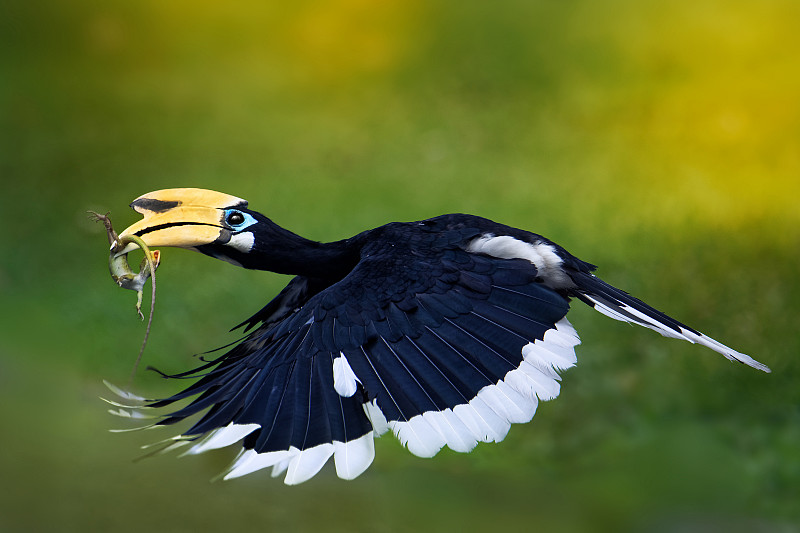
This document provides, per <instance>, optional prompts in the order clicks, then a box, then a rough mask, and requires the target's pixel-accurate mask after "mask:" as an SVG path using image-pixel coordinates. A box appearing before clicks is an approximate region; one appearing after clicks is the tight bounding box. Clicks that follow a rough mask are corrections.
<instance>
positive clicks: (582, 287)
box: [570, 272, 770, 372]
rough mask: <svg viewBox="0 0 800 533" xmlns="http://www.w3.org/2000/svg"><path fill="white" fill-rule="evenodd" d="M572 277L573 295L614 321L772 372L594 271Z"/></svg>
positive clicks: (571, 292)
mask: <svg viewBox="0 0 800 533" xmlns="http://www.w3.org/2000/svg"><path fill="white" fill-rule="evenodd" d="M570 277H571V278H572V280H573V281H574V282H575V284H576V287H575V288H574V289H571V290H570V295H571V296H574V297H576V298H578V299H580V300H581V301H583V302H585V303H586V304H588V305H590V306H592V307H594V308H595V309H596V310H598V311H600V312H601V313H603V314H604V315H606V316H609V317H611V318H613V319H614V320H620V321H622V322H631V323H633V324H639V325H640V326H644V327H646V328H650V329H652V330H655V331H657V332H659V333H660V334H661V335H663V336H665V337H673V338H676V339H683V340H686V341H689V342H691V343H697V344H702V345H703V346H707V347H708V348H711V349H712V350H714V351H715V352H718V353H721V354H722V355H724V356H725V357H727V358H728V359H730V360H731V361H739V362H740V363H744V364H746V365H748V366H751V367H753V368H757V369H759V370H762V371H764V372H770V369H769V367H767V366H766V365H764V364H762V363H759V362H758V361H756V360H755V359H753V358H752V357H750V356H749V355H745V354H743V353H740V352H737V351H736V350H734V349H732V348H729V347H727V346H725V345H724V344H722V343H721V342H718V341H716V340H714V339H712V338H711V337H709V336H707V335H703V334H702V333H700V332H699V331H696V330H694V329H692V328H690V327H689V326H687V325H685V324H682V323H680V322H678V321H677V320H675V319H674V318H672V317H670V316H668V315H665V314H664V313H662V312H661V311H659V310H658V309H654V308H652V307H650V306H649V305H647V304H646V303H644V302H643V301H641V300H639V299H638V298H635V297H633V296H631V295H630V294H628V293H627V292H625V291H622V290H620V289H617V288H616V287H613V286H611V285H609V284H608V283H606V282H605V281H603V280H602V279H600V278H598V277H597V276H595V275H594V274H591V273H589V272H571V273H570Z"/></svg>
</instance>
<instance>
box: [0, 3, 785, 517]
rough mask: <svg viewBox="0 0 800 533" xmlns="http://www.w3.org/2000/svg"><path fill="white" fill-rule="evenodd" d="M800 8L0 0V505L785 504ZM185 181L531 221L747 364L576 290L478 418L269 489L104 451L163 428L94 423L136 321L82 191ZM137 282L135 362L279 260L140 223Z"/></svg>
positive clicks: (257, 203) (710, 511) (339, 228)
mask: <svg viewBox="0 0 800 533" xmlns="http://www.w3.org/2000/svg"><path fill="white" fill-rule="evenodd" d="M798 27H800V3H798V2H797V1H796V0H765V1H762V2H748V1H741V0H725V1H723V0H691V1H689V0H678V1H674V2H669V3H667V2H653V1H641V0H637V1H634V0H611V1H606V2H591V1H588V0H572V1H564V2H552V1H539V0H531V1H509V2H497V3H488V2H478V1H466V2H463V1H462V2H456V1H447V0H435V1H421V0H382V1H379V2H378V1H369V0H334V1H330V2H311V1H300V2H292V3H288V2H285V3H284V2H274V1H267V2H265V1H255V0H243V1H241V2H232V3H224V2H211V1H208V0H194V1H191V2H190V1H187V0H176V1H156V0H143V1H137V2H124V1H114V0H102V1H99V0H72V1H70V2H66V1H62V2H53V1H43V2H30V1H23V0H7V1H6V2H3V5H2V7H0V68H2V71H0V103H1V104H2V105H0V113H2V115H0V120H1V121H2V122H1V123H0V124H2V128H0V138H2V144H1V145H0V150H1V152H0V175H2V179H3V181H2V183H3V194H2V195H0V214H2V220H3V227H4V230H3V231H2V232H1V233H0V239H1V240H0V243H2V247H0V294H2V302H3V306H2V321H0V328H1V329H2V332H1V334H0V422H1V423H2V431H1V432H0V435H2V453H0V489H2V494H1V495H0V530H2V531H88V530H99V531H111V530H113V531H117V532H126V531H204V530H208V531H214V530H259V531H301V532H302V531H348V532H351V531H365V532H367V531H369V532H393V531H409V530H419V531H426V530H428V531H445V530H460V531H486V530H491V531H519V530H522V529H523V528H525V529H528V530H532V531H535V530H547V531H555V532H570V531H657V532H658V531H662V532H671V531H798V528H800V503H799V502H800V390H799V389H800V387H799V386H798V384H800V381H799V379H800V367H799V366H798V351H800V334H799V333H798V329H800V322H798V316H800V313H799V311H800V303H798V302H800V281H798V259H800V230H798V222H800V200H798V194H800V97H799V96H798V95H800V32H798ZM186 186H190V187H206V188H213V189H218V190H222V191H225V192H228V193H231V194H234V195H237V196H241V197H244V198H246V199H248V200H249V201H250V203H251V206H252V207H253V208H255V209H257V210H260V211H262V212H264V213H266V214H268V215H269V216H270V217H271V218H273V219H274V220H275V221H277V222H278V223H280V224H282V225H284V226H286V227H288V228H291V229H292V230H294V231H296V232H298V233H300V234H302V235H304V236H307V237H310V238H314V239H318V240H334V239H339V238H344V237H347V236H350V235H353V234H355V233H357V232H359V231H361V230H363V229H366V228H369V227H374V226H377V225H380V224H383V223H385V222H388V221H392V220H414V219H420V218H426V217H430V216H434V215H438V214H441V213H445V212H458V211H461V212H470V213H475V214H480V215H483V216H487V217H490V218H493V219H495V220H497V221H500V222H504V223H507V224H511V225H514V226H518V227H522V228H526V229H530V230H532V231H536V232H539V233H542V234H544V235H546V236H548V237H550V238H552V239H554V240H555V241H557V242H559V243H560V244H562V245H564V246H566V247H567V248H568V249H569V250H571V251H572V252H573V253H575V254H576V255H578V256H579V257H581V258H583V259H585V260H588V261H591V262H594V263H596V264H599V265H601V269H600V271H599V272H600V275H601V276H603V277H604V278H605V279H606V280H607V281H609V282H611V283H614V284H616V285H618V286H620V287H622V288H625V289H626V290H628V291H630V292H632V293H634V294H636V295H638V296H640V297H642V298H643V299H645V300H647V301H649V302H650V303H652V304H654V305H656V306H658V307H660V308H662V309H663V310H665V311H667V312H669V313H671V314H673V315H675V316H676V317H678V318H679V319H682V320H684V321H686V322H688V323H689V324H690V325H693V326H695V327H697V328H699V329H701V330H702V331H705V332H706V333H708V334H710V335H712V336H714V337H717V338H719V339H720V340H722V341H724V342H725V343H727V344H730V345H731V346H733V347H736V348H738V349H739V350H741V351H744V352H746V353H749V354H751V355H753V356H755V357H756V358H757V359H759V360H761V361H763V362H764V363H766V364H768V365H769V366H770V367H771V368H772V369H773V374H771V375H766V374H762V373H760V372H757V371H755V370H752V369H750V368H746V367H744V366H741V365H734V364H731V363H729V362H727V361H726V360H724V359H723V358H722V357H721V356H719V355H716V354H714V353H713V352H711V351H709V350H705V349H702V348H699V347H694V346H691V345H689V344H687V343H680V342H677V341H672V340H666V339H662V338H660V337H658V336H657V335H655V334H654V333H652V332H650V331H647V330H644V329H642V328H633V327H628V326H626V325H624V324H621V323H618V322H614V321H611V320H609V319H607V318H605V317H603V316H601V315H599V314H597V313H595V312H594V311H592V310H590V309H588V308H585V307H584V306H582V304H580V303H576V308H575V310H574V311H573V312H572V314H571V315H570V316H571V319H572V322H573V323H574V324H575V325H576V327H577V329H578V331H579V332H580V333H581V337H582V339H583V342H584V344H583V346H581V347H579V351H578V357H579V365H578V366H577V367H576V368H575V369H572V370H570V371H569V372H568V373H567V374H566V375H565V381H564V386H563V388H562V395H561V397H560V398H559V399H558V400H557V401H554V402H551V403H546V404H542V405H541V406H540V409H539V412H538V413H537V415H536V417H535V419H534V420H533V422H532V423H530V424H527V425H522V426H515V427H514V428H512V431H511V432H510V434H509V436H508V437H507V438H506V440H505V442H503V443H502V444H501V445H480V446H479V447H478V448H477V449H476V450H475V451H474V452H473V453H471V454H470V455H468V456H465V455H460V454H456V453H450V452H449V451H447V450H445V451H443V452H442V453H440V454H439V456H437V457H436V458H435V459H432V460H423V459H419V458H416V457H413V456H412V455H410V454H409V453H407V452H406V451H404V450H403V449H402V448H401V446H400V445H399V444H398V443H397V442H396V441H395V440H394V439H393V438H390V437H388V436H386V437H384V438H382V439H380V440H379V441H378V443H377V458H376V461H375V463H374V465H373V466H372V467H371V468H370V469H369V470H368V471H367V473H366V474H364V475H363V476H361V477H360V478H359V479H357V480H355V481H352V482H343V481H340V480H338V479H336V477H335V475H334V473H333V472H332V468H329V467H326V469H325V470H324V471H323V473H322V474H321V475H319V476H318V477H317V478H315V479H313V480H312V481H310V482H308V483H306V484H304V485H301V486H299V487H286V486H284V485H283V483H282V482H281V481H280V480H273V479H271V478H270V477H269V475H268V474H267V473H265V472H262V473H259V474H256V475H251V476H248V477H246V478H243V479H240V480H235V481H231V482H216V483H210V482H209V480H210V479H211V478H212V477H214V476H215V475H216V474H217V473H218V472H219V471H221V470H222V469H223V468H224V467H225V466H226V465H227V463H228V461H229V460H230V458H231V451H229V450H222V451H219V452H217V453H209V454H206V455H204V456H199V457H192V458H183V459H176V458H174V457H157V458H153V459H148V460H145V461H142V462H133V461H132V459H133V458H136V457H138V456H139V455H141V453H142V452H141V451H140V450H139V448H138V446H139V445H141V444H145V443H147V442H152V441H156V440H160V439H161V438H167V437H169V436H172V435H173V434H174V432H173V431H172V430H170V429H167V430H162V431H148V432H140V433H130V434H122V435H119V434H111V433H109V432H108V431H107V430H108V429H109V428H114V427H126V426H129V424H126V422H127V421H125V420H120V419H116V418H114V417H112V416H110V415H108V414H107V413H106V408H107V406H106V405H105V404H104V403H103V402H101V401H100V400H99V399H98V396H101V395H102V396H107V395H108V394H109V393H108V392H107V391H106V390H105V388H104V387H103V385H102V383H101V380H102V379H104V378H105V379H109V380H110V381H112V382H115V383H117V384H119V385H125V383H126V381H127V379H128V376H129V373H130V371H131V368H132V366H133V361H134V359H135V357H136V353H137V351H138V348H139V345H140V342H141V338H142V335H143V332H144V326H143V325H142V323H140V322H139V321H138V319H136V317H135V313H134V311H133V303H134V300H135V296H134V295H133V293H131V292H128V291H121V290H118V289H117V288H116V287H115V286H114V284H113V283H112V282H111V280H110V278H109V276H108V272H107V270H106V257H107V255H106V250H107V243H106V240H105V236H104V234H103V232H102V228H101V227H100V226H99V225H98V224H95V223H93V222H90V221H89V220H88V219H87V217H86V214H85V212H86V210H87V209H94V210H96V211H100V212H105V211H110V212H111V215H112V217H113V219H114V221H115V222H116V225H117V227H118V228H122V227H124V226H126V225H128V224H129V223H131V222H133V221H134V220H135V219H136V218H137V217H136V215H135V213H133V212H132V211H130V210H129V209H128V208H127V204H128V203H129V202H130V201H131V200H132V199H133V198H135V197H137V196H139V195H140V194H143V193H145V192H148V191H151V190H155V189H160V188H165V187H186ZM158 281H159V293H158V305H157V310H156V315H155V322H154V327H153V333H152V336H151V340H150V344H149V345H148V347H147V350H146V352H145V356H144V364H146V365H154V366H156V367H158V368H160V369H163V370H166V371H179V370H183V369H186V368H188V367H190V366H193V365H194V364H195V362H196V360H195V359H193V358H192V354H195V353H198V352H202V351H205V350H208V349H211V348H214V347H217V346H220V345H222V344H225V343H227V342H230V341H232V340H233V339H234V338H235V336H234V335H233V334H230V333H228V332H227V330H228V328H229V327H231V326H233V325H234V324H237V323H238V322H240V321H242V320H243V319H245V318H246V317H248V316H249V315H250V314H251V313H253V312H255V311H256V310H258V309H259V308H260V307H261V306H262V305H263V303H264V302H265V301H266V300H267V299H268V298H270V296H271V295H273V294H275V293H276V292H277V291H278V290H279V289H280V288H281V286H282V285H283V284H284V283H285V282H286V281H287V279H286V278H285V277H282V276H278V275H272V274H267V273H262V272H248V271H244V270H241V269H235V268H232V267H230V265H227V264H224V263H222V262H218V261H212V260H209V259H208V258H204V257H202V256H200V255H198V254H191V253H189V252H183V251H180V250H171V249H170V250H166V251H164V252H163V264H162V267H161V269H160V270H159V272H158ZM179 386H181V383H175V382H169V381H164V380H162V379H160V378H158V377H157V376H156V375H155V374H154V373H153V372H145V371H140V373H139V374H138V376H137V377H136V380H135V382H134V386H133V388H134V390H135V391H137V392H139V393H141V394H144V395H148V396H165V395H168V394H170V393H171V392H173V391H175V390H177V388H178V387H179ZM490 528H491V529H490Z"/></svg>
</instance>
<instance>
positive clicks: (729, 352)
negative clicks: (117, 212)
mask: <svg viewBox="0 0 800 533" xmlns="http://www.w3.org/2000/svg"><path fill="white" fill-rule="evenodd" d="M131 207H132V208H133V209H134V210H135V211H137V212H138V213H140V214H142V215H143V216H144V218H143V219H142V220H140V221H138V222H136V223H135V224H133V225H132V226H130V227H128V228H127V229H125V230H124V231H123V232H122V233H121V234H120V235H119V238H120V240H121V242H122V239H125V238H126V236H128V237H130V236H134V235H135V236H137V237H139V238H140V239H142V240H143V241H144V243H145V244H146V245H147V246H148V247H160V246H175V247H180V248H188V249H193V250H197V251H199V252H202V253H203V254H206V255H209V256H211V257H215V258H217V259H222V260H225V261H228V262H230V263H233V264H235V265H238V266H241V267H244V268H248V269H258V270H269V271H272V272H278V273H282V274H291V275H294V278H292V280H291V281H290V282H289V283H288V285H287V286H286V287H285V288H284V289H283V290H282V291H281V292H280V293H279V294H278V295H277V296H276V297H275V298H274V299H273V300H272V301H270V302H269V303H268V304H267V305H266V306H264V307H263V308H262V309H261V310H260V311H258V312H257V313H256V314H255V315H253V316H252V317H251V318H250V319H248V320H246V321H245V322H244V323H242V324H240V326H239V327H243V328H244V337H243V338H242V339H241V340H240V341H239V342H238V343H237V344H235V345H233V347H232V348H231V349H230V350H229V351H227V353H224V355H222V356H220V357H217V358H216V359H213V360H210V361H204V363H203V364H201V366H199V367H198V368H195V369H193V370H190V371H188V372H184V373H182V374H176V376H180V377H194V378H197V380H196V381H195V382H194V383H193V384H192V385H190V386H189V387H188V388H186V389H185V390H183V391H181V392H178V393H177V394H174V395H173V396H170V397H169V398H166V399H161V400H147V401H146V402H145V403H144V405H143V406H140V407H145V408H162V407H165V406H168V405H170V404H173V403H174V402H177V401H179V400H184V399H187V402H188V403H187V405H185V406H183V407H180V408H177V407H173V409H175V410H174V411H173V412H171V413H169V414H165V415H163V416H162V417H160V419H159V420H158V422H156V424H154V425H169V424H173V423H175V422H179V421H181V420H184V419H186V418H187V417H190V416H192V415H199V417H198V418H197V419H196V422H195V423H194V425H193V426H192V427H191V428H189V429H188V430H187V431H186V432H185V433H183V434H182V435H178V436H177V437H174V438H172V439H169V440H168V441H167V444H166V445H165V446H167V447H168V448H174V447H178V446H182V445H186V444H191V447H190V448H189V449H188V452H187V453H189V454H195V453H201V452H204V451H206V450H211V449H215V448H221V447H224V446H228V445H232V444H235V443H237V442H239V441H242V442H241V446H242V448H241V450H240V453H239V456H238V457H237V458H236V460H235V461H234V462H233V464H232V465H231V467H230V468H229V470H228V471H227V473H226V474H225V476H224V477H225V479H228V478H234V477H238V476H241V475H244V474H248V473H250V472H253V471H255V470H258V469H261V468H265V467H273V475H276V476H277V475H280V474H282V473H283V472H286V476H285V482H286V483H287V484H296V483H300V482H303V481H306V480H308V479H309V478H311V477H312V476H314V475H315V474H316V473H317V472H319V470H320V469H321V468H322V467H323V466H324V464H325V463H326V462H327V461H328V459H329V458H330V457H331V456H333V462H334V464H335V469H336V473H337V475H338V476H339V477H340V478H344V479H353V478H355V477H356V476H358V475H360V474H361V473H362V472H364V471H365V470H366V469H367V468H368V467H369V465H370V464H371V463H372V461H373V458H374V455H375V449H374V436H375V435H380V434H382V433H384V432H386V431H388V430H390V429H391V430H392V431H393V433H394V434H395V436H396V437H397V438H398V439H399V440H400V442H402V443H403V445H405V446H406V447H407V448H408V449H409V451H411V452H412V453H413V454H415V455H418V456H420V457H432V456H433V455H435V454H436V453H437V452H438V451H439V450H440V449H441V448H442V447H443V446H445V445H446V446H448V447H450V448H451V449H453V450H455V451H459V452H468V451H470V450H472V448H474V447H475V445H476V444H477V443H478V442H499V441H501V440H503V438H504V437H505V436H506V433H507V432H508V431H509V428H510V425H511V424H512V423H523V422H528V421H530V420H531V418H532V417H533V415H534V413H535V411H536V407H537V405H538V403H539V401H546V400H551V399H553V398H555V397H556V396H558V394H559V391H560V379H561V378H560V374H559V373H560V372H561V371H563V370H565V369H567V368H569V367H572V366H573V365H574V364H575V363H576V357H575V346H576V345H577V344H579V342H580V341H579V339H578V335H577V334H576V332H575V330H574V329H573V327H572V325H571V324H570V323H569V321H568V320H567V318H566V314H567V311H568V310H569V303H570V300H571V299H577V300H580V301H582V302H584V303H585V304H588V305H589V306H591V307H593V308H594V309H596V310H597V311H599V312H601V313H603V314H604V315H607V316H609V317H611V318H613V319H616V320H621V321H624V322H631V323H634V324H639V325H641V326H644V327H647V328H650V329H653V330H655V331H657V332H658V333H660V334H662V335H664V336H667V337H674V338H678V339H684V340H687V341H689V342H692V343H697V344H702V345H704V346H707V347H709V348H711V349H712V350H714V351H716V352H719V353H721V354H722V355H723V356H725V357H727V358H728V359H730V360H732V361H739V362H741V363H744V364H746V365H749V366H751V367H754V368H757V369H760V370H763V371H765V372H769V369H768V368H767V367H766V366H765V365H763V364H761V363H759V362H757V361H755V360H754V359H752V358H750V357H749V356H747V355H744V354H742V353H739V352H737V351H735V350H733V349H731V348H729V347H727V346H725V345H723V344H721V343H719V342H717V341H715V340H714V339H712V338H710V337H708V336H706V335H704V334H702V333H700V332H699V331H696V330H694V329H692V328H690V327H689V326H686V325H684V324H682V323H680V322H678V321H677V320H675V319H673V318H671V317H669V316H667V315H666V314H664V313H662V312H660V311H658V310H656V309H654V308H652V307H650V306H649V305H647V304H645V303H644V302H642V301H641V300H638V299H636V298H634V297H633V296H631V295H629V294H627V293H626V292H623V291H622V290H620V289H617V288H615V287H612V286H611V285H609V284H607V283H605V282H604V281H602V280H601V279H600V278H598V277H596V276H595V275H594V274H593V273H592V272H593V271H594V270H595V266H594V265H591V264H589V263H586V262H584V261H581V260H580V259H578V258H576V257H575V256H573V255H571V254H570V253H569V252H567V251H566V250H565V249H564V248H562V247H561V246H559V245H557V244H555V243H554V242H552V241H550V240H548V239H546V238H544V237H542V236H540V235H537V234H535V233H530V232H528V231H524V230H521V229H516V228H513V227H509V226H505V225H503V224H499V223H496V222H492V221H491V220H487V219H485V218H480V217H477V216H472V215H465V214H450V215H442V216H438V217H435V218H431V219H428V220H422V221H418V222H403V223H398V222H393V223H390V224H386V225H385V226H381V227H378V228H375V229H372V230H368V231H365V232H363V233H360V234H358V235H356V236H354V237H351V238H349V239H345V240H341V241H336V242H329V243H320V242H315V241H311V240H308V239H305V238H303V237H300V236H298V235H296V234H294V233H291V232H290V231H288V230H286V229H283V228H281V227H280V226H278V225H277V224H275V223H274V222H272V221H271V220H270V219H268V218H267V217H265V216H264V215H262V214H260V213H258V212H256V211H253V210H251V209H249V208H248V204H247V202H246V201H245V200H242V199H241V198H237V197H234V196H230V195H228V194H223V193H220V192H216V191H211V190H203V189H166V190H161V191H155V192H151V193H148V194H145V195H144V196H141V197H139V198H137V199H136V200H134V202H133V203H132V204H131ZM136 247H137V245H135V244H128V245H127V246H125V247H124V248H122V249H121V250H118V253H117V256H120V255H122V254H127V253H128V252H130V251H132V250H133V249H135V248H136ZM188 399H191V400H190V401H189V400H188Z"/></svg>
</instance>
